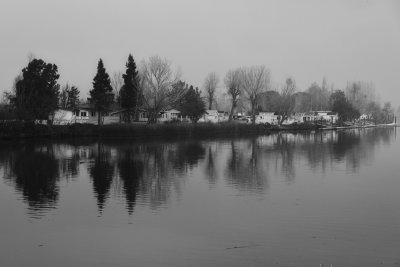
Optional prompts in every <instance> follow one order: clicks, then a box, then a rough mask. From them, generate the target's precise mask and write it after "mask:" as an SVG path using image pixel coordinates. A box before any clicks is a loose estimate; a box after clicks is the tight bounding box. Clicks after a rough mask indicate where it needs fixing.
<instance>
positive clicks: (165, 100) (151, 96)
mask: <svg viewBox="0 0 400 267" xmlns="http://www.w3.org/2000/svg"><path fill="white" fill-rule="evenodd" d="M141 72H142V75H143V95H144V99H143V100H144V101H143V102H144V103H143V104H144V106H145V108H146V109H147V112H148V113H149V123H155V122H157V116H158V114H159V112H160V111H162V110H163V109H166V108H170V107H172V106H173V105H174V104H175V103H177V102H178V101H179V100H180V99H181V98H182V96H183V95H184V92H185V89H184V88H183V87H177V86H175V87H174V86H173V85H175V84H176V83H177V82H178V80H179V74H178V73H174V72H173V70H172V67H171V62H170V61H169V60H167V59H165V58H161V57H159V56H152V57H150V58H149V59H148V60H147V61H143V62H142V71H141Z"/></svg>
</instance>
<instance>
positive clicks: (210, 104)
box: [208, 98, 212, 110]
mask: <svg viewBox="0 0 400 267" xmlns="http://www.w3.org/2000/svg"><path fill="white" fill-rule="evenodd" d="M211 108H212V99H211V98H210V99H209V100H208V109H209V110H211Z"/></svg>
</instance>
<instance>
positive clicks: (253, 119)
mask: <svg viewBox="0 0 400 267" xmlns="http://www.w3.org/2000/svg"><path fill="white" fill-rule="evenodd" d="M255 106H256V103H254V100H253V101H252V102H251V123H252V124H253V125H254V124H256V108H255Z"/></svg>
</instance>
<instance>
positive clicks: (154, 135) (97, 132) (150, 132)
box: [0, 122, 270, 139]
mask: <svg viewBox="0 0 400 267" xmlns="http://www.w3.org/2000/svg"><path fill="white" fill-rule="evenodd" d="M268 132H270V129H269V128H267V127H266V126H264V125H251V124H239V123H221V124H211V123H197V124H183V123H182V124H154V125H148V124H112V125H103V126H100V127H98V126H97V125H92V124H73V125H33V124H24V123H18V122H12V123H0V138H1V139H22V138H74V137H106V138H107V137H123V138H134V139H184V138H185V139H186V138H215V137H240V136H254V135H260V134H266V133H268Z"/></svg>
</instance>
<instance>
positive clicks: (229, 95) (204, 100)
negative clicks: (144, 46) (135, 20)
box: [0, 55, 400, 125]
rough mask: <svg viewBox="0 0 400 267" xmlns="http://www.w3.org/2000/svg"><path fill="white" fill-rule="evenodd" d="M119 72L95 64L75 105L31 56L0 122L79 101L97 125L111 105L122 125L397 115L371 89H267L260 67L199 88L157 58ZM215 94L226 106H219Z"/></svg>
mask: <svg viewBox="0 0 400 267" xmlns="http://www.w3.org/2000/svg"><path fill="white" fill-rule="evenodd" d="M125 67H126V69H125V72H124V73H121V72H120V73H117V72H115V73H114V74H113V76H112V77H111V78H110V76H109V74H108V73H107V71H106V68H105V66H104V63H103V61H102V60H101V59H100V60H99V62H98V66H97V73H96V75H95V77H94V78H93V86H92V88H91V90H90V91H89V97H88V98H87V99H84V100H80V91H79V89H78V88H77V87H76V86H74V85H71V86H70V85H69V84H66V85H64V86H63V87H62V88H61V86H60V85H59V83H58V79H59V77H60V75H59V74H58V67H57V66H56V65H55V64H51V63H46V62H44V61H43V60H42V59H36V58H33V59H31V60H30V61H29V63H28V65H27V67H25V68H24V69H22V71H21V73H20V74H19V75H18V76H17V77H16V78H15V82H14V85H13V88H12V89H11V91H8V92H6V93H5V99H6V102H8V104H9V105H8V106H7V105H4V104H3V105H2V106H0V120H6V119H8V120H9V119H10V118H11V119H16V120H21V121H27V122H34V121H37V120H48V119H49V117H51V115H52V114H53V113H54V111H55V110H56V109H58V108H64V109H69V110H76V109H77V108H78V105H79V104H80V103H82V102H87V103H89V104H91V105H92V106H93V107H94V109H95V110H96V111H97V114H98V123H99V125H100V124H101V121H102V120H101V116H103V115H105V114H106V113H107V112H108V111H109V110H110V109H111V107H112V106H114V108H115V107H116V108H117V109H119V110H120V111H123V121H124V122H128V123H129V122H131V121H132V120H137V118H138V111H139V110H141V111H146V112H147V114H148V117H149V123H155V122H156V121H157V118H158V116H159V114H160V112H161V111H163V110H166V109H172V108H175V109H178V110H179V111H180V112H181V114H182V115H183V116H187V117H189V118H190V119H191V120H192V121H193V122H197V121H198V120H199V119H200V117H201V116H202V115H203V114H204V112H205V110H206V107H207V108H208V109H223V110H226V111H228V110H229V120H230V121H231V120H232V119H233V118H234V115H235V113H236V112H238V111H241V112H243V113H246V114H248V115H251V117H252V121H253V123H254V122H255V116H256V114H257V113H258V112H260V111H273V112H278V113H279V114H280V115H281V116H280V118H281V119H280V123H282V122H283V121H285V120H286V119H287V118H288V117H289V116H291V115H292V114H293V113H295V112H308V111H316V110H331V111H333V112H337V113H338V114H339V118H340V120H342V121H353V120H357V119H359V118H360V115H364V116H363V118H364V119H368V120H371V121H374V122H375V123H384V122H391V121H393V117H394V115H395V111H394V109H393V108H392V106H391V104H390V102H386V103H385V104H384V105H383V106H381V105H380V103H379V101H377V97H376V95H375V89H374V88H373V85H372V84H368V83H365V82H349V83H348V84H347V87H346V88H345V89H343V90H337V89H334V87H333V85H331V86H328V83H327V81H326V79H323V82H322V84H321V85H318V84H317V83H313V84H312V85H311V86H310V87H309V88H307V89H306V90H305V91H300V90H298V88H297V86H296V81H295V79H294V78H293V77H289V78H287V79H286V80H285V83H284V84H283V85H282V86H279V85H278V86H272V85H271V84H272V83H271V75H270V71H269V70H268V69H267V68H266V67H265V66H250V67H242V68H236V69H231V70H229V71H228V72H227V73H226V75H225V77H224V79H223V85H220V83H221V82H220V79H219V77H218V75H217V74H216V73H215V72H211V73H209V74H208V75H207V76H206V77H205V79H204V84H203V87H202V90H200V89H199V88H198V87H195V86H193V85H190V84H188V83H186V82H185V81H182V80H181V79H180V73H179V71H176V70H174V69H173V68H172V65H171V62H170V61H169V60H167V59H165V58H161V57H159V56H152V57H150V58H148V59H147V60H143V61H142V62H141V64H140V67H138V66H137V64H136V62H135V60H134V59H133V56H132V55H129V56H128V60H127V62H126V64H125ZM202 93H203V95H204V96H203V95H202ZM218 96H222V97H223V98H224V100H225V103H218V102H219V100H218ZM221 102H224V101H221ZM224 104H225V105H224ZM399 110H400V107H399Z"/></svg>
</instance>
